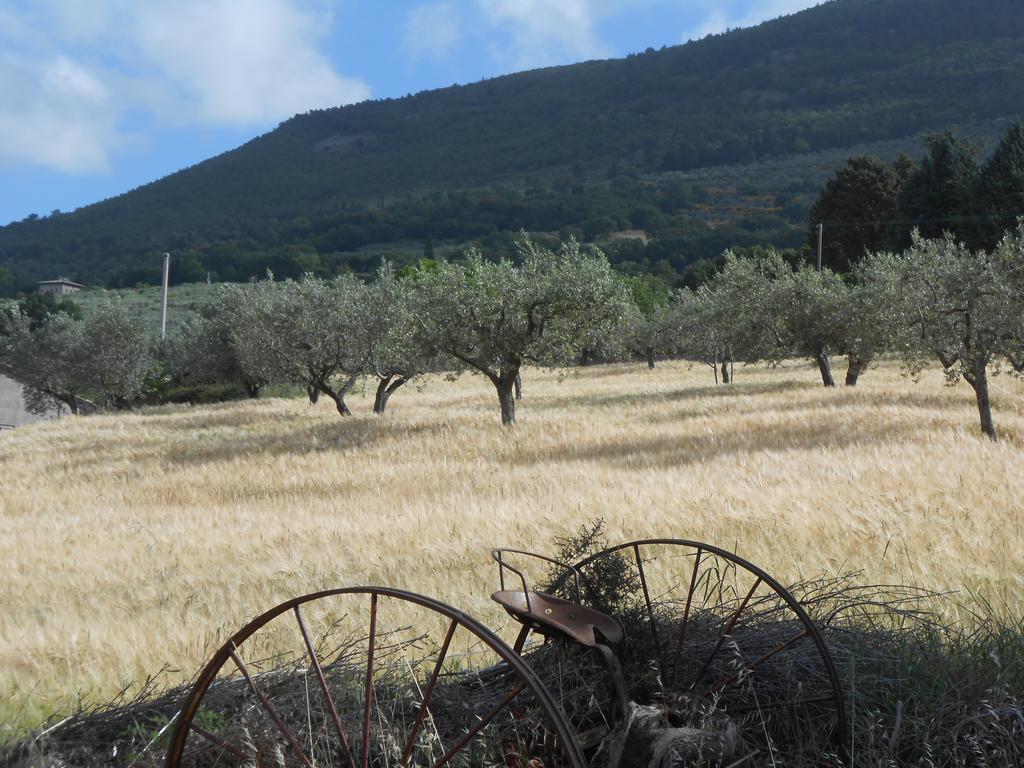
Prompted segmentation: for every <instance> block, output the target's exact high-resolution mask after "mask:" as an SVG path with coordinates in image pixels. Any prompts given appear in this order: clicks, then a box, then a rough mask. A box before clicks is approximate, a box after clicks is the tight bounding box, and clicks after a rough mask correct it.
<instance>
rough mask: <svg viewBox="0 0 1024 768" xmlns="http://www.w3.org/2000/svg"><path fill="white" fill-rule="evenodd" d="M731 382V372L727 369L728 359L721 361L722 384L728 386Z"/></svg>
mask: <svg viewBox="0 0 1024 768" xmlns="http://www.w3.org/2000/svg"><path fill="white" fill-rule="evenodd" d="M731 382H732V371H731V369H730V368H729V358H725V359H724V360H722V383H723V384H729V383H731Z"/></svg>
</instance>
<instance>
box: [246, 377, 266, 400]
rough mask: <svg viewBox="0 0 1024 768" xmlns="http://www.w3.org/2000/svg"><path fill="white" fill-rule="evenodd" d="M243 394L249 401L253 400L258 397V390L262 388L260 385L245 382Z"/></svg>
mask: <svg viewBox="0 0 1024 768" xmlns="http://www.w3.org/2000/svg"><path fill="white" fill-rule="evenodd" d="M244 386H245V394H246V395H248V396H249V398H250V399H251V400H255V399H256V398H257V397H259V396H260V390H261V389H262V388H263V385H262V384H259V383H257V382H252V381H247V382H245V385H244Z"/></svg>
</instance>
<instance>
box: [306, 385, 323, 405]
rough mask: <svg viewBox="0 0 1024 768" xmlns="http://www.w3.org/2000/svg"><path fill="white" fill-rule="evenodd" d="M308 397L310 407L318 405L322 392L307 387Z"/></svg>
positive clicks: (312, 387)
mask: <svg viewBox="0 0 1024 768" xmlns="http://www.w3.org/2000/svg"><path fill="white" fill-rule="evenodd" d="M306 395H307V396H308V397H309V404H310V405H316V404H317V402H319V400H320V390H319V389H317V388H316V387H314V386H312V385H310V386H308V387H306Z"/></svg>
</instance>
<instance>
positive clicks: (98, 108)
mask: <svg viewBox="0 0 1024 768" xmlns="http://www.w3.org/2000/svg"><path fill="white" fill-rule="evenodd" d="M331 22H332V19H331V17H330V15H329V14H327V13H325V12H323V11H321V10H319V9H318V8H317V7H315V6H313V5H310V4H309V2H306V0H247V1H246V2H245V3H239V2H235V1H234V0H178V1H177V2H147V3H140V2H133V1H132V0H105V1H104V2H89V3H82V2H75V0H44V1H43V2H40V3H37V4H35V5H33V6H30V7H27V8H26V9H25V10H22V11H9V10H8V11H2V12H0V28H3V29H6V30H7V32H4V31H0V92H2V93H3V94H4V99H3V100H2V101H0V164H12V163H21V164H34V165H42V166H46V167H50V168H56V169H59V170H64V171H73V172H85V171H95V170H100V169H103V168H105V167H106V165H107V162H108V159H109V157H110V154H111V153H112V152H113V151H115V150H116V148H117V147H119V146H123V144H124V143H125V142H126V141H127V140H128V139H129V138H130V137H129V136H128V135H127V134H126V132H125V130H124V128H123V123H124V121H125V118H126V116H127V115H128V114H130V113H133V112H135V113H137V112H138V111H139V110H142V111H143V112H144V113H148V114H149V115H151V116H152V117H155V118H156V119H157V120H158V121H173V122H176V123H185V124H188V123H193V124H205V125H233V126H264V125H267V124H269V123H272V122H274V121H276V120H280V119H284V118H286V117H289V116H291V115H292V114H295V113H296V112H303V111H306V110H308V109H315V108H322V107H331V106H338V105H340V104H346V103H351V102H353V101H359V100H362V99H365V98H368V97H369V95H370V89H369V88H368V86H367V85H366V84H365V83H363V82H362V81H360V80H357V79H354V78H348V77H345V76H343V75H341V74H340V73H338V72H337V71H336V70H335V69H334V67H333V66H332V64H331V62H330V61H329V60H328V59H327V57H326V56H325V55H324V54H323V53H322V51H321V47H322V44H323V42H324V38H325V35H326V32H327V30H328V29H329V27H330V24H331ZM11 30H15V31H17V30H21V31H22V32H18V33H15V32H12V31H11ZM26 31H31V34H29V33H27V32H26Z"/></svg>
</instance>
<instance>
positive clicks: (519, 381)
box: [515, 373, 523, 400]
mask: <svg viewBox="0 0 1024 768" xmlns="http://www.w3.org/2000/svg"><path fill="white" fill-rule="evenodd" d="M515 387H516V400H522V399H523V377H522V375H521V374H519V373H517V374H516V380H515Z"/></svg>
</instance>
